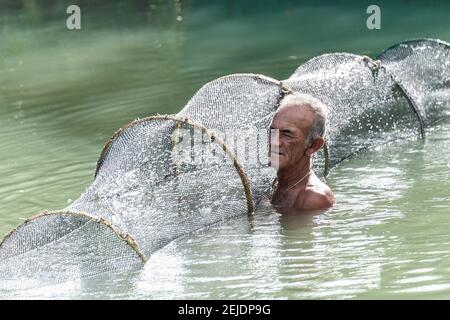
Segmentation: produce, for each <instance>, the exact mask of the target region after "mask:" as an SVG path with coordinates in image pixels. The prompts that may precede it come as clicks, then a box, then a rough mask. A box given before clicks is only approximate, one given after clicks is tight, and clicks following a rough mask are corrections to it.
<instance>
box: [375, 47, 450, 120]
mask: <svg viewBox="0 0 450 320" xmlns="http://www.w3.org/2000/svg"><path fill="white" fill-rule="evenodd" d="M378 59H379V60H380V61H381V62H382V64H383V66H384V67H385V68H386V69H387V70H388V71H389V73H390V74H392V75H393V77H394V78H395V80H396V81H397V82H398V83H399V84H400V85H401V86H402V87H403V88H404V90H405V91H406V92H407V94H408V95H409V96H410V97H411V98H412V99H413V101H414V102H415V103H416V106H417V109H418V112H419V114H420V116H421V118H422V119H423V124H424V126H425V127H427V126H430V125H432V124H435V123H436V122H438V121H441V120H443V119H444V118H445V117H446V116H448V115H449V114H450V45H449V44H448V43H446V42H443V41H439V40H431V39H421V40H411V41H407V42H404V43H400V44H397V45H395V46H393V47H391V48H389V49H386V50H385V51H384V52H383V53H381V54H380V55H379V56H378Z"/></svg>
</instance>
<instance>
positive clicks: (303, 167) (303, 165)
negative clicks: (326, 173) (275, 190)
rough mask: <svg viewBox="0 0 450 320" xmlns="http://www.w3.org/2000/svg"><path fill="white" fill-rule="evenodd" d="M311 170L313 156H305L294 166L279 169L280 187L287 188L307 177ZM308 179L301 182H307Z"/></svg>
mask: <svg viewBox="0 0 450 320" xmlns="http://www.w3.org/2000/svg"><path fill="white" fill-rule="evenodd" d="M310 170H311V158H310V157H304V158H303V159H302V160H301V161H300V163H298V164H297V165H296V166H295V167H294V168H292V167H290V168H286V169H284V170H278V172H277V177H278V187H279V188H281V189H287V188H289V187H291V186H292V185H294V184H295V183H296V182H298V181H299V180H300V179H302V178H303V177H305V175H307V174H308V172H309V171H310ZM307 181H308V179H305V181H302V183H301V184H306V182H307Z"/></svg>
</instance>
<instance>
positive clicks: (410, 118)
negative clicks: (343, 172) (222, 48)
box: [284, 53, 420, 167]
mask: <svg viewBox="0 0 450 320" xmlns="http://www.w3.org/2000/svg"><path fill="white" fill-rule="evenodd" d="M284 83H285V84H286V85H288V86H289V87H291V88H292V90H293V91H296V92H302V93H307V94H310V95H312V96H314V97H316V98H319V99H320V100H322V101H323V102H324V103H325V104H326V105H327V106H328V108H329V118H328V120H329V123H330V125H329V126H328V131H327V144H328V156H329V159H328V161H329V166H330V167H333V166H335V165H336V164H337V163H339V162H341V161H342V160H343V159H346V158H348V157H350V156H351V155H353V154H355V153H356V152H358V151H360V150H362V149H366V148H369V147H373V146H375V145H378V144H382V143H385V142H386V141H387V140H392V139H398V138H405V137H410V136H416V135H417V133H419V132H420V131H419V129H420V121H419V119H418V117H417V115H416V114H415V113H414V112H412V110H413V109H412V108H413V107H412V104H411V101H410V99H409V98H408V97H407V96H406V94H405V93H404V92H403V90H402V89H401V88H400V87H399V86H398V85H397V83H396V82H395V81H394V80H393V79H392V77H391V76H390V74H389V73H388V72H387V71H386V70H385V69H384V68H377V69H375V68H373V67H372V66H371V65H370V64H369V63H368V62H367V61H366V60H365V59H364V57H362V56H358V55H354V54H347V53H335V54H325V55H322V56H319V57H316V58H313V59H311V60H309V61H308V62H306V63H305V64H303V65H301V66H300V67H299V68H298V69H297V70H296V71H295V72H294V74H293V75H292V76H291V77H290V78H289V79H288V80H286V81H284ZM315 162H316V167H324V165H325V164H324V163H323V157H317V158H316V159H315Z"/></svg>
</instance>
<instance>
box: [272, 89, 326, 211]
mask: <svg viewBox="0 0 450 320" xmlns="http://www.w3.org/2000/svg"><path fill="white" fill-rule="evenodd" d="M326 117H327V108H326V106H325V105H324V104H323V103H321V102H320V101H319V100H318V99H315V98H313V97H311V96H309V95H304V94H292V95H288V96H286V97H285V98H284V99H283V100H282V102H281V104H280V107H279V109H278V110H277V112H276V113H275V116H274V118H273V120H272V124H271V137H270V165H271V166H273V167H275V169H277V180H276V182H275V186H274V188H275V190H274V194H273V196H272V201H271V203H272V205H273V206H274V207H275V209H276V210H277V211H279V212H281V213H302V212H312V213H319V212H323V211H325V210H327V209H328V208H330V207H332V206H333V205H334V196H333V193H332V192H331V190H330V188H329V187H328V186H327V185H326V184H324V183H323V182H322V181H321V180H320V179H319V178H318V177H317V176H316V175H315V173H314V171H313V170H312V156H313V155H314V153H316V152H317V151H318V150H319V149H320V148H322V147H323V145H324V142H325V141H324V134H325V125H326Z"/></svg>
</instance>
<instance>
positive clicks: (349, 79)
mask: <svg viewBox="0 0 450 320" xmlns="http://www.w3.org/2000/svg"><path fill="white" fill-rule="evenodd" d="M449 57H450V55H449V46H448V44H445V43H443V42H441V41H432V40H420V41H412V42H405V43H403V44H399V45H397V46H394V47H392V48H390V49H388V50H386V51H384V52H383V53H382V54H381V55H380V57H379V59H380V60H381V64H379V63H378V62H376V61H373V60H371V59H370V58H367V57H362V56H358V55H353V54H345V53H336V54H326V55H322V56H319V57H316V58H313V59H311V60H309V61H307V62H306V63H304V64H303V65H301V66H300V67H299V68H298V69H297V70H296V71H295V72H294V73H293V74H292V76H291V77H290V78H289V79H286V80H284V81H278V80H274V79H271V78H268V77H265V76H261V75H255V74H235V75H229V76H225V77H222V78H219V79H217V80H214V81H212V82H210V83H207V84H206V85H205V86H203V87H202V88H201V89H200V90H199V91H198V92H197V93H196V94H195V95H194V96H193V97H192V98H191V100H190V101H189V102H188V103H187V104H186V106H185V107H184V108H183V109H182V110H181V111H180V112H179V113H178V114H177V115H176V116H153V117H149V118H145V119H140V120H136V121H134V122H132V123H130V124H128V125H127V126H125V127H123V128H121V129H120V130H119V131H117V132H116V133H115V134H114V135H113V137H112V138H111V139H110V141H109V142H108V143H107V144H106V145H105V147H104V149H103V150H102V152H101V155H100V158H99V160H98V163H97V168H96V172H95V179H94V181H93V182H92V184H91V185H90V186H89V187H88V189H87V190H86V192H85V193H84V194H83V195H81V196H80V197H79V198H78V199H77V200H75V201H74V202H73V203H72V204H71V205H70V206H68V207H67V208H65V209H63V210H61V211H55V212H44V213H43V214H40V215H38V216H36V217H34V218H31V219H29V220H27V221H26V222H24V223H23V224H21V225H20V226H18V227H17V228H15V229H14V230H13V231H11V232H10V233H9V234H8V235H7V236H6V237H5V239H4V240H3V242H2V243H1V244H0V274H1V276H0V277H1V279H0V292H10V291H11V290H22V289H27V288H32V287H41V286H45V285H51V284H54V283H59V282H64V281H67V280H72V279H82V278H86V277H91V276H95V275H96V274H99V273H103V272H109V271H112V270H114V271H117V270H130V269H132V268H136V267H139V266H141V265H142V264H143V263H144V262H145V261H146V260H147V259H149V257H150V256H151V254H152V253H153V252H155V251H156V250H158V249H159V248H162V247H163V246H165V245H166V244H168V243H169V242H171V241H173V240H174V239H176V238H178V237H180V236H183V235H186V234H188V233H190V232H192V231H194V230H197V229H200V228H203V227H206V226H209V225H212V224H215V223H218V222H220V221H223V220H225V219H230V218H233V217H236V216H242V215H245V214H249V213H251V212H252V211H253V210H254V207H255V204H257V203H258V202H259V201H260V200H261V199H263V198H264V197H267V196H270V193H271V185H272V182H273V179H274V177H275V171H274V170H273V169H272V168H269V167H268V159H267V157H268V143H269V141H268V136H269V127H270V122H271V120H272V117H273V115H274V112H275V111H276V110H277V108H278V106H279V104H280V101H281V100H282V98H283V97H284V96H285V95H286V94H290V93H292V92H301V93H307V94H311V95H313V96H314V97H317V98H319V99H321V100H322V101H323V102H325V103H326V104H327V105H328V106H329V108H330V114H329V126H328V129H327V130H328V131H327V144H326V146H327V148H326V150H325V151H322V152H320V153H319V154H317V155H316V156H315V158H314V164H315V171H316V172H317V173H318V175H319V176H322V177H323V176H325V175H326V174H327V171H328V170H329V169H330V168H332V167H333V166H335V165H336V164H337V163H339V162H341V161H342V160H343V159H345V158H347V157H349V156H351V155H353V154H354V153H356V152H358V151H359V150H362V149H366V148H370V147H373V146H376V145H379V144H382V143H385V142H386V141H388V140H394V139H399V138H405V137H411V136H417V135H418V134H423V130H424V128H426V127H427V126H429V125H430V124H432V123H433V122H435V121H437V120H438V119H440V118H441V117H443V116H445V115H446V114H448V110H449V105H448V104H449V101H450V100H449V84H450V80H449V79H450V78H449V72H450V71H449V70H450V68H449V66H450V62H449Z"/></svg>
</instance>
